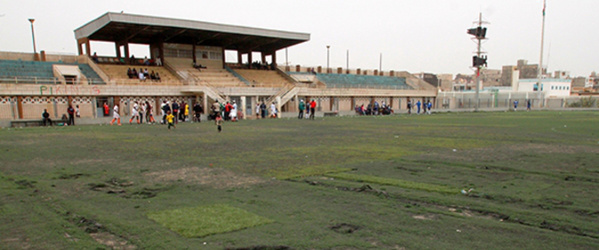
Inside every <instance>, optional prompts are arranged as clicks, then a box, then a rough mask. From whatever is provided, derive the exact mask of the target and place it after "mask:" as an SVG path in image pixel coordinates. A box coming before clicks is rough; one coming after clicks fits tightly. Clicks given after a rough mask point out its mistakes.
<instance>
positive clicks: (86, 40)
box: [77, 38, 91, 55]
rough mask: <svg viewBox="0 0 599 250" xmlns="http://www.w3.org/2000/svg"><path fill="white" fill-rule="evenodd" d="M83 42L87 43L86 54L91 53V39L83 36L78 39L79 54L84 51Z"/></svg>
mask: <svg viewBox="0 0 599 250" xmlns="http://www.w3.org/2000/svg"><path fill="white" fill-rule="evenodd" d="M83 44H85V54H86V55H89V54H90V50H91V48H90V45H89V39H88V38H81V39H79V40H77V49H78V51H79V55H83V54H84V51H83V47H82V46H83Z"/></svg>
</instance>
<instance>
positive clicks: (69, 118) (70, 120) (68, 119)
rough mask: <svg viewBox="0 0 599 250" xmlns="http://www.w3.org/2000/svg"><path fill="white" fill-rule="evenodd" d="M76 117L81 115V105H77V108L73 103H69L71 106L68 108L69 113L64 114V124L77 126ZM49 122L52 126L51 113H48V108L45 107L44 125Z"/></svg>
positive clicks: (43, 113)
mask: <svg viewBox="0 0 599 250" xmlns="http://www.w3.org/2000/svg"><path fill="white" fill-rule="evenodd" d="M75 117H81V113H80V111H79V105H75V108H73V105H72V104H69V107H68V108H67V114H63V115H62V121H64V122H63V124H64V125H67V126H75ZM48 124H50V126H52V119H51V118H50V113H48V110H47V109H44V112H42V125H44V126H47V125H48Z"/></svg>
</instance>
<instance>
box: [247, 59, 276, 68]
mask: <svg viewBox="0 0 599 250" xmlns="http://www.w3.org/2000/svg"><path fill="white" fill-rule="evenodd" d="M247 68H250V65H247ZM251 68H252V69H263V70H275V68H276V66H275V64H274V63H273V64H268V63H267V62H263V63H260V62H259V61H255V62H253V63H252V64H251Z"/></svg>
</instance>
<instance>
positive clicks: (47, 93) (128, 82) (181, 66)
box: [0, 12, 437, 126]
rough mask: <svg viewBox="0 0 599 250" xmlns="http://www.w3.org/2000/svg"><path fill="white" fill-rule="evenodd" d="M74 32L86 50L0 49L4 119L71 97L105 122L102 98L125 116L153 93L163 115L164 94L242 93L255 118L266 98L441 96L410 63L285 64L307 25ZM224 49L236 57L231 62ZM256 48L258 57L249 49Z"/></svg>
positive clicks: (147, 25) (204, 99) (56, 110)
mask: <svg viewBox="0 0 599 250" xmlns="http://www.w3.org/2000/svg"><path fill="white" fill-rule="evenodd" d="M74 32H75V38H76V42H77V45H78V46H77V47H78V53H79V55H52V54H46V53H45V52H44V51H41V52H40V53H39V54H33V53H17V52H0V124H1V125H2V126H9V125H10V124H11V122H15V124H16V122H18V121H20V120H37V119H41V113H42V111H43V110H44V109H46V110H48V112H49V113H50V114H51V116H52V117H53V118H60V117H61V116H62V115H63V114H65V113H66V109H67V107H68V105H73V106H75V105H79V106H80V113H81V120H83V121H84V122H83V123H86V122H85V121H87V123H99V122H105V120H106V119H109V117H111V116H112V114H108V115H105V114H104V113H103V108H102V107H103V105H104V103H106V104H107V105H109V106H110V107H112V106H114V105H115V104H116V105H119V106H120V107H121V110H122V111H121V115H125V116H126V115H128V114H129V113H130V109H131V105H132V103H133V102H135V101H137V102H145V101H148V102H150V104H152V106H153V107H154V108H155V109H156V110H155V111H154V114H158V113H159V110H158V108H159V106H160V104H161V103H163V101H171V102H172V101H177V102H181V101H183V102H186V103H189V104H194V103H196V102H199V103H201V104H202V105H203V106H204V107H208V106H209V104H210V103H212V102H214V101H220V102H226V101H231V100H236V101H237V102H238V103H240V105H241V107H245V109H244V110H243V112H244V114H245V115H246V117H253V115H252V113H253V112H252V109H253V108H252V107H254V106H255V105H256V104H257V103H262V102H266V103H270V102H274V103H276V105H277V107H278V108H279V110H280V111H282V112H283V114H285V112H293V114H295V112H296V111H297V106H298V104H299V101H300V100H316V102H317V111H318V113H317V114H318V115H323V114H324V113H329V112H334V113H339V114H344V113H345V114H353V111H354V107H355V106H356V105H361V104H365V103H366V104H367V103H372V102H374V101H378V102H379V103H380V102H385V103H387V104H389V105H391V107H392V108H393V109H395V110H400V109H405V108H406V103H407V100H408V99H409V98H412V99H421V100H425V99H426V100H429V99H430V100H433V101H434V98H435V97H436V94H437V90H436V88H434V87H431V86H430V85H429V84H426V83H425V82H423V81H422V80H420V79H418V78H416V77H414V76H412V75H411V74H410V73H408V72H405V71H401V72H394V71H388V72H382V71H381V72H379V71H377V70H373V71H368V70H360V69H341V68H338V69H337V72H336V73H334V74H333V73H330V72H332V71H333V70H332V69H325V68H322V67H316V68H312V67H302V66H300V65H294V66H289V65H286V66H281V65H278V64H277V58H276V52H277V51H279V50H282V49H285V48H288V47H291V46H294V45H297V44H300V43H304V42H308V41H309V40H310V34H306V33H297V32H289V31H280V30H269V29H261V28H252V27H243V26H234V25H225V24H216V23H208V22H200V21H193V20H182V19H172V18H162V17H154V16H145V15H134V14H128V13H111V12H109V13H106V14H104V15H102V16H100V17H98V18H96V19H94V20H92V21H90V22H88V23H86V24H84V25H83V26H81V27H79V28H77V29H75V31H74ZM96 41H99V42H109V43H114V45H115V53H114V55H113V56H105V55H102V56H97V55H96V54H95V53H94V52H93V48H92V45H93V44H92V42H96ZM131 44H136V45H139V44H141V45H144V46H147V48H148V51H149V57H148V58H136V57H134V56H133V55H131V54H130V53H129V46H130V45H131ZM225 51H227V52H229V51H232V52H235V53H236V54H237V61H236V62H226V61H225ZM256 52H258V53H260V55H261V56H260V58H257V59H255V58H252V54H253V53H256ZM244 57H245V58H246V60H245V61H244V60H242V59H244ZM146 71H147V73H145V74H144V72H146ZM325 71H326V72H328V73H325ZM140 73H141V74H140ZM111 110H112V109H111ZM110 112H112V111H110ZM105 116H107V117H105ZM80 124H81V122H80Z"/></svg>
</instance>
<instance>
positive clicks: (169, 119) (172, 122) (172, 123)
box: [166, 110, 177, 129]
mask: <svg viewBox="0 0 599 250" xmlns="http://www.w3.org/2000/svg"><path fill="white" fill-rule="evenodd" d="M166 121H167V122H168V129H171V126H172V127H173V128H177V127H175V116H174V115H173V114H171V111H170V110H169V111H166Z"/></svg>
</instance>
